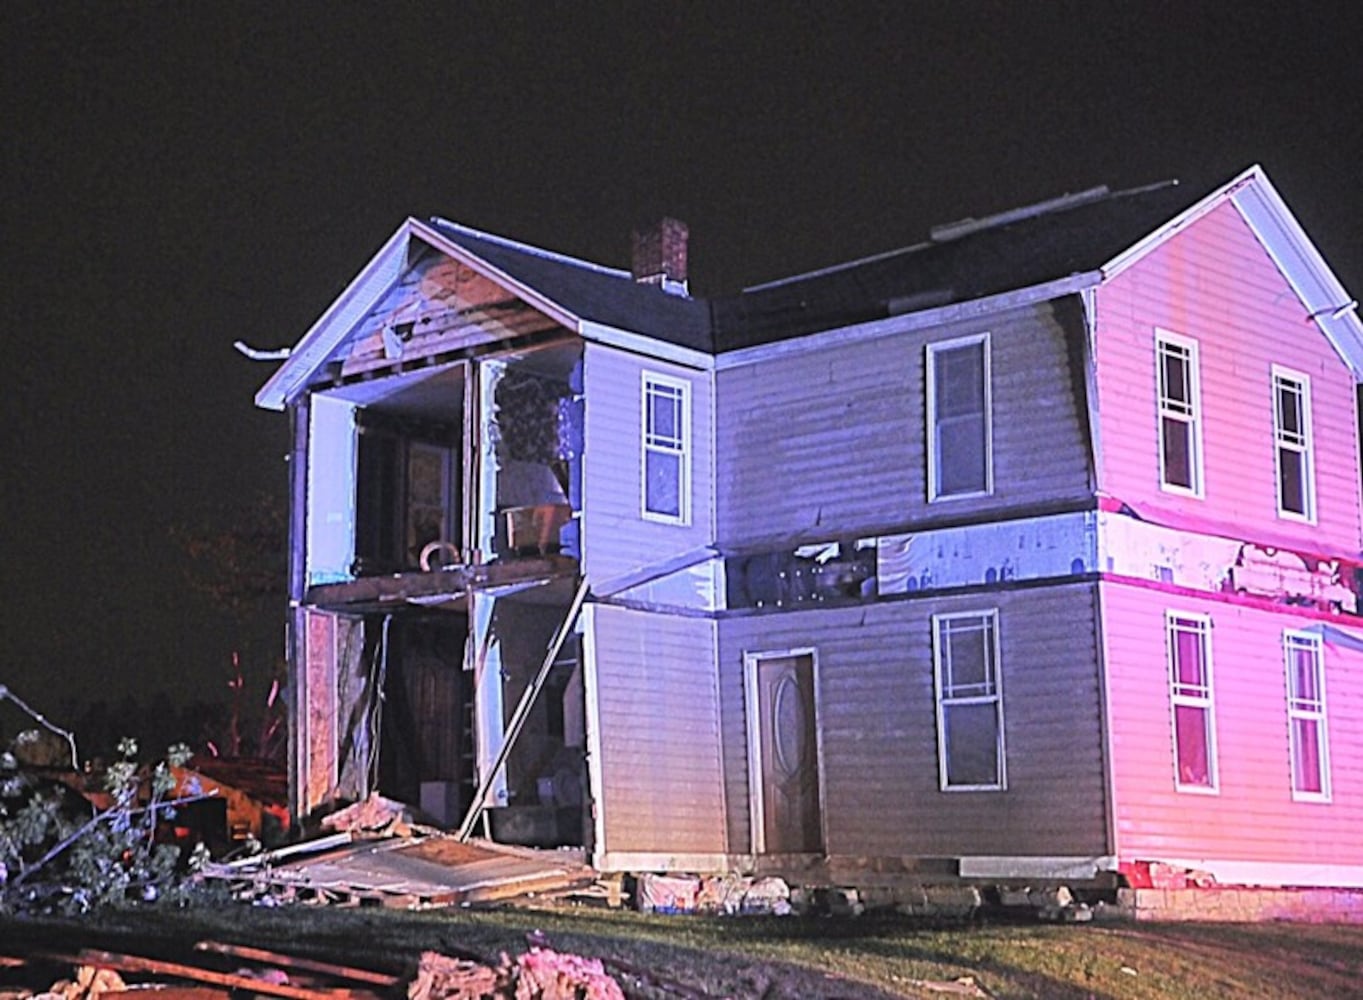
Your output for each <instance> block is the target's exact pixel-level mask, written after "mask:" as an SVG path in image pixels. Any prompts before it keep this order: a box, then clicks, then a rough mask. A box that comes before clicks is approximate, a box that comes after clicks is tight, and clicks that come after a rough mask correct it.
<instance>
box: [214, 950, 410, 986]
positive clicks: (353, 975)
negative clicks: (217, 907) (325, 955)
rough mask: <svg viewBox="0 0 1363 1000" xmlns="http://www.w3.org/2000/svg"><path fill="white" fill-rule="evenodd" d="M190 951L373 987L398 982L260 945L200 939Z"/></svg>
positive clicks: (395, 977)
mask: <svg viewBox="0 0 1363 1000" xmlns="http://www.w3.org/2000/svg"><path fill="white" fill-rule="evenodd" d="M194 950H195V951H210V952H213V953H215V954H218V955H230V956H232V957H233V958H241V959H245V960H246V961H248V962H261V963H263V964H266V965H274V966H278V967H279V968H282V969H297V970H299V971H300V972H315V973H317V974H318V975H323V976H332V977H334V978H336V979H349V980H353V981H355V982H360V983H371V984H373V985H375V986H396V985H397V984H398V983H399V982H401V979H400V978H399V977H398V976H392V975H389V974H388V973H386V972H373V971H371V970H369V969H357V968H355V967H354V966H350V965H333V964H332V963H331V962H319V961H316V960H315V959H311V958H302V957H300V956H297V955H281V954H280V953H279V952H276V951H266V950H265V949H264V948H248V947H246V946H245V945H240V944H228V943H227V942H224V941H200V942H198V943H197V944H196V945H194Z"/></svg>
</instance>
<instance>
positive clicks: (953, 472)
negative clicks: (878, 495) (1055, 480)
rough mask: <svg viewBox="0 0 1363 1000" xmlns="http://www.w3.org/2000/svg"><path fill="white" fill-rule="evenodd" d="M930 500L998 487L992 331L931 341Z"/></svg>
mask: <svg viewBox="0 0 1363 1000" xmlns="http://www.w3.org/2000/svg"><path fill="white" fill-rule="evenodd" d="M926 370H927V405H928V414H927V422H928V471H929V482H928V499H929V500H938V499H945V498H949V497H965V496H979V495H981V494H987V493H990V492H992V491H993V488H994V485H993V453H992V449H993V443H992V434H993V427H992V416H991V411H992V403H991V388H990V376H989V336H988V334H984V335H981V336H977V337H969V338H966V339H963V340H951V341H944V342H941V343H936V344H928V345H927V365H926Z"/></svg>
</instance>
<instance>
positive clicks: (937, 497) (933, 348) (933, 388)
mask: <svg viewBox="0 0 1363 1000" xmlns="http://www.w3.org/2000/svg"><path fill="white" fill-rule="evenodd" d="M976 344H980V345H983V346H982V353H983V355H984V358H983V361H984V364H983V369H984V489H982V490H970V491H966V492H960V493H944V492H942V489H941V483H940V478H941V464H940V455H939V454H938V453H939V450H940V447H941V446H940V445H939V444H938V440H937V438H938V434H937V378H936V371H937V367H936V364H935V361H936V357H937V355H938V354H939V353H942V352H945V351H951V350H959V349H960V348H963V347H972V346H974V345H976ZM991 354H992V351H991V349H990V337H989V334H988V333H987V332H986V333H978V334H974V335H973V336H969V337H957V338H955V339H953V340H941V341H937V342H935V343H931V344H928V345H927V351H926V355H925V366H924V370H923V380H924V383H925V384H926V387H927V393H926V395H927V425H928V426H927V441H928V449H927V451H928V502H929V503H935V502H937V501H942V500H961V499H966V498H969V497H982V496H990V495H992V494H993V492H994V392H993V381H994V380H993V377H992V375H991V368H990V356H991Z"/></svg>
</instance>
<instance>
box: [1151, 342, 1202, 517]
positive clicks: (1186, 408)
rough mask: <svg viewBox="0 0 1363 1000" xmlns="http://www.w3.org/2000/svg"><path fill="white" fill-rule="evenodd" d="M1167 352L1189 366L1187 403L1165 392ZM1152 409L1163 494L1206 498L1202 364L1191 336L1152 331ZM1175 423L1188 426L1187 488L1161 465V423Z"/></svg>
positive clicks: (1162, 427)
mask: <svg viewBox="0 0 1363 1000" xmlns="http://www.w3.org/2000/svg"><path fill="white" fill-rule="evenodd" d="M1166 353H1169V354H1178V355H1182V356H1184V357H1185V358H1186V360H1187V366H1188V395H1189V397H1190V398H1189V399H1188V401H1187V403H1184V402H1182V401H1178V400H1174V399H1172V398H1171V397H1169V395H1168V394H1167V393H1166V391H1165V384H1164V356H1165V354H1166ZM1155 409H1156V411H1157V412H1156V421H1155V423H1156V435H1157V441H1158V448H1159V455H1158V461H1159V481H1160V489H1161V490H1164V491H1165V492H1166V493H1178V494H1180V495H1182V496H1187V497H1195V498H1197V499H1199V500H1200V499H1202V497H1203V496H1204V495H1205V485H1204V479H1203V472H1204V468H1203V462H1202V363H1201V358H1200V350H1199V347H1198V342H1197V341H1196V340H1193V339H1192V338H1191V337H1185V336H1183V335H1181V334H1177V333H1173V332H1171V331H1169V330H1161V329H1158V328H1156V330H1155ZM1166 419H1168V420H1174V421H1177V422H1179V423H1182V424H1185V425H1187V427H1188V447H1189V449H1190V451H1191V454H1190V456H1189V459H1190V461H1189V472H1190V474H1191V478H1192V484H1191V485H1190V486H1184V485H1183V484H1182V483H1171V482H1170V481H1169V470H1168V469H1166V468H1165V466H1164V452H1165V449H1164V422H1165V420H1166Z"/></svg>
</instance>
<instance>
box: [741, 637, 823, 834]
mask: <svg viewBox="0 0 1363 1000" xmlns="http://www.w3.org/2000/svg"><path fill="white" fill-rule="evenodd" d="M753 668H754V670H755V671H756V677H755V682H756V691H757V728H758V733H757V737H758V738H757V749H758V757H759V761H760V765H761V779H760V780H761V811H762V834H763V838H762V844H763V849H764V850H765V851H766V853H769V854H796V853H810V852H820V851H822V850H823V834H822V826H823V824H822V816H821V814H820V809H819V753H818V738H817V735H816V721H815V717H814V657H813V656H812V655H811V654H808V653H805V654H801V655H798V656H780V657H764V658H758V659H756V660H755V661H754V667H753Z"/></svg>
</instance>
